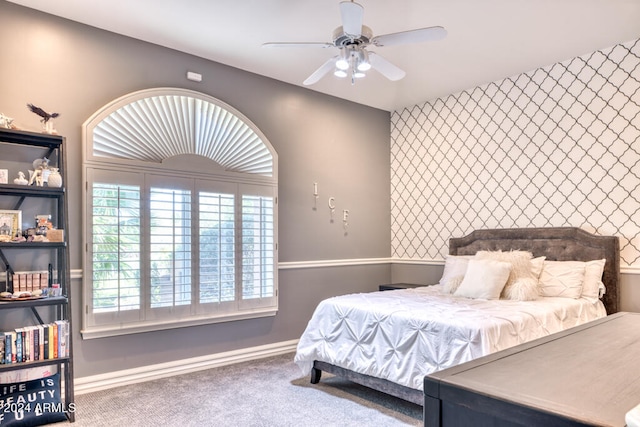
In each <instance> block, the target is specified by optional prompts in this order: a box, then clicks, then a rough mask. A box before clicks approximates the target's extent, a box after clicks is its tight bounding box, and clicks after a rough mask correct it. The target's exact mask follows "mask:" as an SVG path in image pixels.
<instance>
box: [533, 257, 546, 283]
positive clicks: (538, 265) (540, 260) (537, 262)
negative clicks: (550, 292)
mask: <svg viewBox="0 0 640 427" xmlns="http://www.w3.org/2000/svg"><path fill="white" fill-rule="evenodd" d="M546 258H547V257H544V256H539V257H537V258H534V259H532V260H531V273H532V274H533V278H534V279H535V280H536V282H537V281H538V280H540V273H542V268H543V267H544V260H545V259H546Z"/></svg>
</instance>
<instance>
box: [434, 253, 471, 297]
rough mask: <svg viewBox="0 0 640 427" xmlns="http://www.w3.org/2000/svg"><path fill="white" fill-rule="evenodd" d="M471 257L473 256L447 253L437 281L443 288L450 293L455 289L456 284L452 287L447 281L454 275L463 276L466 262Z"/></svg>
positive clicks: (454, 276)
mask: <svg viewBox="0 0 640 427" xmlns="http://www.w3.org/2000/svg"><path fill="white" fill-rule="evenodd" d="M471 258H473V255H447V257H446V258H445V261H444V271H443V272H442V278H440V282H439V283H440V285H442V287H443V288H444V289H445V290H447V289H448V290H449V292H450V293H453V291H455V288H456V287H457V285H456V286H455V287H454V286H452V283H449V281H450V280H451V279H454V278H456V277H459V276H464V273H465V272H466V271H467V264H468V263H469V260H470V259H471ZM458 284H460V282H458Z"/></svg>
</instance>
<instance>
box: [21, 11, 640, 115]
mask: <svg viewBox="0 0 640 427" xmlns="http://www.w3.org/2000/svg"><path fill="white" fill-rule="evenodd" d="M10 1H11V2H13V3H17V4H21V5H24V6H27V7H31V8H34V9H37V10H41V11H43V12H48V13H51V14H54V15H58V16H61V17H64V18H68V19H71V20H74V21H78V22H82V23H85V24H88V25H91V26H94V27H98V28H102V29H105V30H109V31H113V32H115V33H119V34H123V35H127V36H130V37H134V38H136V39H140V40H145V41H148V42H152V43H156V44H158V45H162V46H166V47H170V48H173V49H177V50H180V51H183V52H187V53H191V54H193V55H197V56H200V57H203V58H206V59H210V60H212V61H216V62H219V63H223V64H227V65H230V66H233V67H237V68H240V69H243V70H247V71H251V72H253V73H257V74H261V75H264V76H268V77H271V78H274V79H277V80H281V81H284V82H288V83H291V84H294V85H299V86H302V82H303V81H304V80H305V79H306V78H307V77H308V76H309V75H310V74H311V73H312V72H313V71H315V70H316V69H317V68H318V67H320V65H322V64H323V63H324V62H325V61H326V60H327V59H329V58H330V57H331V56H333V55H335V54H336V53H337V50H336V49H333V48H331V49H300V48H278V49H274V48H264V47H262V46H261V45H262V43H264V42H280V41H291V42H305V41H313V42H330V41H331V35H332V31H333V30H334V29H335V28H336V27H338V26H340V25H341V22H340V11H339V0H108V1H99V0H56V1H51V0H10ZM358 2H359V3H360V4H362V5H363V6H364V9H365V12H364V24H365V25H367V26H369V27H370V28H371V29H372V30H373V34H374V35H382V34H388V33H394V32H398V31H405V30H410V29H415V28H423V27H430V26H435V25H440V26H443V27H445V28H446V30H447V32H448V35H447V37H446V38H445V39H444V40H441V41H437V42H425V43H420V44H414V45H409V46H388V47H381V48H377V47H371V48H370V50H371V51H374V52H376V53H378V54H380V55H382V56H383V57H384V58H386V59H387V60H389V61H391V62H392V63H394V64H395V65H397V66H399V67H400V68H402V69H404V70H405V71H406V72H407V76H406V77H405V78H404V79H402V80H400V81H396V82H392V81H389V80H387V79H385V78H384V77H382V76H381V75H380V74H378V73H377V72H375V71H369V73H368V75H367V77H366V78H365V79H362V80H358V81H357V82H356V84H355V85H351V82H350V81H349V80H348V79H338V78H336V77H334V76H333V75H331V74H329V75H327V76H326V77H324V78H323V79H322V80H321V81H320V82H319V83H317V84H315V85H313V86H309V88H310V89H312V90H316V91H319V92H322V93H326V94H329V95H333V96H337V97H340V98H344V99H348V100H351V101H354V102H357V103H361V104H365V105H369V106H372V107H376V108H380V109H383V110H388V111H393V110H397V109H400V108H402V107H406V106H411V105H415V104H419V103H422V102H424V101H428V100H431V99H434V98H437V97H441V96H444V95H448V94H451V93H456V92H459V91H461V90H464V89H468V88H472V87H475V86H479V85H481V84H484V83H489V82H492V81H496V80H501V79H503V78H506V77H509V76H513V75H516V74H519V73H523V72H527V71H531V70H534V69H536V68H538V67H542V66H546V65H550V64H553V63H556V62H560V61H562V60H565V59H569V58H572V57H574V56H579V55H582V54H585V53H589V52H593V51H595V50H598V49H602V48H607V47H610V46H613V45H615V44H618V43H622V42H626V41H630V40H634V39H637V38H640V0H393V1H389V0H358ZM193 71H199V70H193ZM203 74H204V75H203V78H204V79H206V78H207V76H206V74H205V73H203Z"/></svg>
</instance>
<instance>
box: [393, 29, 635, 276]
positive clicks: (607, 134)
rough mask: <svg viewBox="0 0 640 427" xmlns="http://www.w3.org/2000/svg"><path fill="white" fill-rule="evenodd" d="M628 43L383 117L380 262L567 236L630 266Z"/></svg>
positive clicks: (631, 62) (631, 92)
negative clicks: (513, 230) (591, 241)
mask: <svg viewBox="0 0 640 427" xmlns="http://www.w3.org/2000/svg"><path fill="white" fill-rule="evenodd" d="M639 136H640V40H636V41H632V42H629V43H624V44H619V45H616V46H614V47H612V48H609V49H605V50H601V51H597V52H594V53H591V54H588V55H584V56H581V57H577V58H574V59H571V60H568V61H565V62H561V63H557V64H554V65H552V66H548V67H544V68H539V69H537V70H534V71H531V72H529V73H525V74H520V75H518V76H514V77H511V78H507V79H504V80H502V81H498V82H494V83H490V84H487V85H484V86H480V87H477V88H474V89H470V90H467V91H464V92H461V93H457V94H454V95H450V96H448V97H445V98H440V99H437V100H435V101H432V102H427V103H424V104H421V105H416V106H413V107H410V108H405V109H403V110H398V111H395V112H393V113H392V115H391V218H392V224H391V233H392V235H391V239H392V257H394V258H402V259H435V260H437V259H443V258H444V256H445V255H446V254H447V253H448V239H449V238H450V237H452V236H455V237H459V236H463V235H465V234H467V233H469V232H471V231H472V230H474V229H479V228H510V227H563V226H575V227H581V228H583V229H584V230H587V231H590V232H594V233H596V234H601V235H616V236H619V237H620V247H621V263H622V265H623V266H625V265H626V266H632V265H635V266H640V138H639Z"/></svg>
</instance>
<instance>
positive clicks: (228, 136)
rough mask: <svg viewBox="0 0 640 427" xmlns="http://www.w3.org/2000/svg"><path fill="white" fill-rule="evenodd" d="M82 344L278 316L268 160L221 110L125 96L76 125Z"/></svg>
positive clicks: (270, 153)
mask: <svg viewBox="0 0 640 427" xmlns="http://www.w3.org/2000/svg"><path fill="white" fill-rule="evenodd" d="M83 143H84V150H83V178H84V181H85V182H86V191H85V194H84V206H85V207H86V211H85V213H84V236H85V243H86V245H85V248H86V249H85V259H84V286H85V288H84V289H85V292H84V303H85V310H83V312H84V319H83V331H82V333H83V337H85V338H94V337H101V336H109V335H118V334H125V333H133V332H141V331H148V330H155V329H166V328H172V327H183V326H189V325H196V324H203V323H211V322H217V321H230V320H236V319H244V318H250V317H260V316H271V315H274V314H275V312H276V311H277V307H278V303H277V290H278V280H277V279H278V278H277V185H278V183H277V154H276V152H275V150H274V149H273V147H272V146H271V144H270V143H269V142H268V141H267V139H266V138H265V137H264V135H262V133H261V132H260V131H259V129H258V128H257V127H256V126H255V125H254V124H253V123H251V122H250V121H249V120H248V119H247V118H246V117H244V116H243V115H242V114H241V113H240V112H238V111H236V110H235V109H234V108H232V107H231V106H229V105H227V104H225V103H223V102H221V101H219V100H217V99H215V98H212V97H209V96H207V95H204V94H201V93H198V92H194V91H189V90H184V89H176V88H159V89H150V90H143V91H139V92H135V93H132V94H129V95H126V96H124V97H122V98H119V99H117V100H115V101H113V102H112V103H110V104H108V105H106V106H105V107H103V108H102V109H100V110H99V111H98V112H96V113H95V114H94V115H93V116H92V117H91V118H90V119H89V120H87V121H86V122H85V124H84V125H83Z"/></svg>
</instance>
